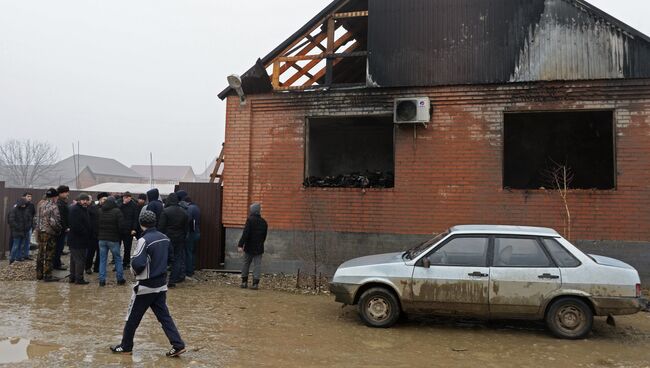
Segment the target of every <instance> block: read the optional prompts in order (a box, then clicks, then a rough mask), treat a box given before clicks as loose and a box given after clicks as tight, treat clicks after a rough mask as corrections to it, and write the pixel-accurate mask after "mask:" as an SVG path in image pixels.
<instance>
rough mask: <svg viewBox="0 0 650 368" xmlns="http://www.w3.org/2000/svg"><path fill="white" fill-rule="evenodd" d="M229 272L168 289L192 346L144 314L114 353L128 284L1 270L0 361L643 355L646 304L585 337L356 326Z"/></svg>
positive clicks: (633, 359) (648, 328)
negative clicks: (179, 346) (241, 284)
mask: <svg viewBox="0 0 650 368" xmlns="http://www.w3.org/2000/svg"><path fill="white" fill-rule="evenodd" d="M0 267H6V266H4V265H0ZM112 275H113V274H111V276H112ZM94 276H95V275H93V277H94ZM92 279H93V278H92V277H91V280H92ZM232 281H233V279H231V278H228V277H221V278H217V279H216V280H214V279H213V280H207V281H196V282H194V281H190V282H185V283H183V284H179V287H177V288H176V289H173V290H170V291H169V293H168V301H169V304H170V310H171V312H172V315H173V316H174V318H175V320H176V322H177V324H178V326H179V329H180V331H181V334H182V336H183V338H184V339H185V341H186V343H187V344H188V348H189V352H188V353H186V354H185V355H183V356H182V357H181V358H179V359H169V358H165V357H164V353H165V351H166V350H167V349H168V348H169V346H168V343H167V341H166V339H165V336H164V334H163V333H162V331H161V330H160V328H159V326H158V323H157V322H156V320H155V318H154V317H153V315H152V314H147V315H146V316H145V319H144V320H143V323H142V325H141V327H140V329H139V330H138V333H137V335H136V346H135V350H134V354H133V356H115V355H112V354H111V353H110V351H109V350H108V346H109V345H110V344H116V343H118V342H119V339H120V336H121V330H122V327H123V323H124V322H123V320H124V316H125V313H126V308H127V303H128V301H129V298H130V295H131V291H130V289H129V288H128V287H125V286H117V285H115V281H114V280H112V279H111V280H109V285H108V286H107V287H106V288H99V287H98V286H97V284H96V283H92V284H91V285H87V286H75V285H68V284H67V283H63V282H60V283H49V284H46V283H37V282H33V281H14V282H0V289H1V290H2V293H0V362H5V363H7V362H12V363H10V365H11V366H12V367H14V366H15V367H53V366H66V367H89V366H116V367H117V366H127V367H188V366H190V367H193V366H196V367H213V366H216V367H252V366H262V367H294V366H301V367H320V366H334V367H350V366H355V367H368V366H374V367H414V366H415V367H421V366H440V367H468V366H482V367H522V366H528V367H544V366H546V367H548V366H573V367H650V348H649V347H650V314H649V313H640V314H637V315H634V316H627V317H618V318H617V327H616V328H614V327H611V326H608V325H607V324H605V321H604V320H603V319H600V318H599V319H597V320H596V322H595V326H594V332H593V334H592V335H591V336H590V337H589V338H588V339H586V340H582V341H564V340H557V339H555V338H553V337H551V336H550V335H549V334H548V333H547V332H546V331H545V330H544V327H543V325H540V324H538V323H523V322H490V323H483V322H478V321H470V320H450V319H433V318H429V319H426V318H418V319H414V320H410V321H406V322H404V323H400V324H399V325H397V326H396V327H394V328H391V329H388V330H378V329H371V328H367V327H365V326H363V325H362V324H361V323H360V322H359V319H358V317H357V315H356V310H355V309H354V308H353V307H346V308H341V306H340V305H339V304H337V303H335V302H334V301H333V297H332V296H330V295H323V294H321V295H311V294H305V293H304V292H287V291H277V290H268V289H266V290H260V291H257V292H255V291H252V290H241V289H239V288H237V285H236V284H235V283H234V282H232ZM9 338H12V339H11V340H9ZM23 359H26V360H23ZM19 360H22V361H21V362H20V363H16V361H19ZM0 364H1V363H0Z"/></svg>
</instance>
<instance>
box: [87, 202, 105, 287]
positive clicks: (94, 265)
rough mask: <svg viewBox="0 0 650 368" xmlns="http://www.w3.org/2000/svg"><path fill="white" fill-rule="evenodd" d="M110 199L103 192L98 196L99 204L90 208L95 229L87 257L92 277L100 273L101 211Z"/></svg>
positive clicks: (91, 220)
mask: <svg viewBox="0 0 650 368" xmlns="http://www.w3.org/2000/svg"><path fill="white" fill-rule="evenodd" d="M106 198H108V193H106V192H102V193H99V194H98V195H97V203H96V204H95V203H91V204H90V206H88V214H89V215H90V223H91V225H92V227H93V233H92V234H93V235H92V244H91V246H90V248H89V249H88V254H87V255H86V273H87V274H88V275H92V273H93V272H99V239H98V236H99V209H100V208H101V207H102V205H103V204H104V202H106ZM93 258H94V262H93Z"/></svg>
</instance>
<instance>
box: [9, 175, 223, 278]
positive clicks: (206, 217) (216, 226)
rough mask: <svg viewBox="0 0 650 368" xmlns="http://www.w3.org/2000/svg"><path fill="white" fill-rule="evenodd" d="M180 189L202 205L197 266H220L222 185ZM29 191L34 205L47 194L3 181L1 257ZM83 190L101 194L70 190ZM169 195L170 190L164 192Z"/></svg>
mask: <svg viewBox="0 0 650 368" xmlns="http://www.w3.org/2000/svg"><path fill="white" fill-rule="evenodd" d="M178 189H183V190H185V191H187V192H188V193H189V195H190V197H191V198H192V200H193V201H194V203H196V204H197V205H198V206H199V207H200V208H201V240H200V242H199V246H198V250H197V251H198V255H197V262H198V265H197V267H198V269H206V268H211V269H216V268H220V267H221V264H222V263H223V260H224V249H225V248H224V242H225V237H224V231H223V226H222V224H221V193H222V190H221V186H220V185H219V184H210V183H181V184H179V185H178V186H177V190H178ZM25 192H29V193H31V194H32V195H33V197H34V199H33V201H34V204H35V205H36V204H37V203H38V201H39V200H40V199H41V198H42V197H43V195H44V194H45V189H24V188H6V187H5V183H4V182H0V212H1V214H2V223H0V259H4V258H5V257H6V254H7V252H8V251H9V250H10V247H11V246H10V245H9V236H10V233H11V232H10V231H9V225H8V224H7V215H8V213H9V210H11V208H12V207H13V205H14V204H15V203H16V201H17V200H18V198H20V197H21V196H22V195H23V193H25ZM80 193H88V194H90V195H92V196H93V198H96V197H97V194H98V193H95V192H84V191H71V192H70V198H76V197H77V196H78V195H79V194H80ZM161 194H162V195H163V196H166V195H167V194H168V193H161Z"/></svg>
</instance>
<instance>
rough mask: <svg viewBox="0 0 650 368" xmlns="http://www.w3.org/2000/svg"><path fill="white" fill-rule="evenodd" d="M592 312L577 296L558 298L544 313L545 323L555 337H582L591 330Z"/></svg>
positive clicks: (572, 338)
mask: <svg viewBox="0 0 650 368" xmlns="http://www.w3.org/2000/svg"><path fill="white" fill-rule="evenodd" d="M593 323H594V314H593V312H592V311H591V308H590V307H589V306H588V305H587V303H585V302H584V301H582V300H580V299H578V298H562V299H558V300H556V301H555V302H553V304H552V305H551V307H550V308H549V309H548V312H547V313H546V325H547V326H548V328H549V330H551V332H553V334H554V335H555V336H557V337H560V338H563V339H570V340H577V339H583V338H585V337H586V336H587V334H589V332H590V331H591V326H592V325H593Z"/></svg>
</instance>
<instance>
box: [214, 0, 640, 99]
mask: <svg viewBox="0 0 650 368" xmlns="http://www.w3.org/2000/svg"><path fill="white" fill-rule="evenodd" d="M342 12H343V13H342ZM353 13H354V14H353ZM350 14H351V15H350ZM332 25H334V27H332V28H335V29H336V32H337V33H336V35H335V33H334V30H331V31H330V32H328V31H327V28H328V27H331V26H332ZM319 26H320V27H321V28H322V31H320V33H319V31H318V27H319ZM314 30H316V31H314ZM341 30H343V31H342V32H339V31H341ZM344 32H347V33H344ZM341 35H342V36H341ZM346 36H347V39H344V38H345V37H346ZM315 37H320V38H318V39H316V40H315V39H314V38H315ZM303 39H306V40H307V41H305V42H310V41H313V43H312V45H311V46H309V45H308V46H306V47H305V48H303V49H302V51H297V52H296V50H299V49H300V47H302V46H303V43H300V41H301V40H303ZM321 41H322V43H321ZM339 41H340V42H339ZM296 45H298V47H297V46H296ZM322 45H325V46H322ZM344 45H351V46H349V47H348V46H344ZM338 47H341V50H342V51H337V50H338ZM346 47H347V49H345V48H346ZM307 48H309V50H311V49H317V51H318V52H321V51H320V50H318V48H320V49H322V50H323V51H322V52H321V54H317V55H316V54H313V52H311V51H309V50H307V51H304V50H306V49H307ZM319 59H322V60H319ZM648 60H650V38H649V37H648V36H646V35H644V34H643V33H641V32H639V31H637V30H635V29H634V28H632V27H630V26H628V25H626V24H625V23H623V22H621V21H619V20H617V19H616V18H614V17H612V16H611V15H609V14H607V13H605V12H603V11H601V10H600V9H598V8H596V7H595V6H593V5H591V4H589V3H588V2H586V1H583V0H484V1H476V0H409V1H395V0H371V1H368V0H335V1H333V2H332V3H331V4H330V5H328V6H327V7H326V8H325V9H323V11H322V12H320V13H319V14H317V15H316V16H315V17H314V18H312V19H311V20H310V21H309V22H308V23H307V24H305V26H303V27H302V28H301V29H300V30H298V31H297V32H296V33H295V34H294V35H292V36H291V37H290V38H289V39H287V40H286V41H285V42H283V43H282V44H281V45H279V46H278V47H277V48H276V49H274V50H273V51H272V52H271V53H269V54H268V55H266V56H265V57H264V58H262V59H260V60H258V62H257V63H256V64H255V65H254V66H253V67H252V68H251V69H250V70H249V71H247V72H246V73H244V75H242V82H243V88H244V92H245V93H246V94H256V93H268V92H271V91H273V90H293V89H313V88H319V87H335V86H336V85H337V84H340V85H349V84H351V83H356V85H357V86H360V87H365V88H373V87H423V86H439V85H459V84H491V83H499V84H501V83H516V82H533V81H551V80H594V79H621V78H650V62H648ZM306 61H310V62H309V63H308V64H305V63H306ZM319 61H323V62H322V63H320V64H318V62H319ZM301 62H303V63H302V64H300V63H301ZM310 68H313V69H310ZM319 68H320V69H321V70H320V71H319V72H318V73H315V72H313V71H310V70H316V71H317V70H318V69H319ZM285 72H286V73H294V76H289V77H288V78H284V77H283V76H281V75H280V74H282V73H285ZM281 77H282V78H281ZM298 77H301V78H302V79H301V80H299V78H298ZM310 77H311V78H310ZM360 79H361V80H360ZM359 82H362V83H359ZM231 92H232V91H231V90H230V89H229V88H227V89H225V90H224V91H223V92H221V93H220V94H219V98H221V99H224V98H225V97H226V96H227V95H228V94H229V93H231Z"/></svg>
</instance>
